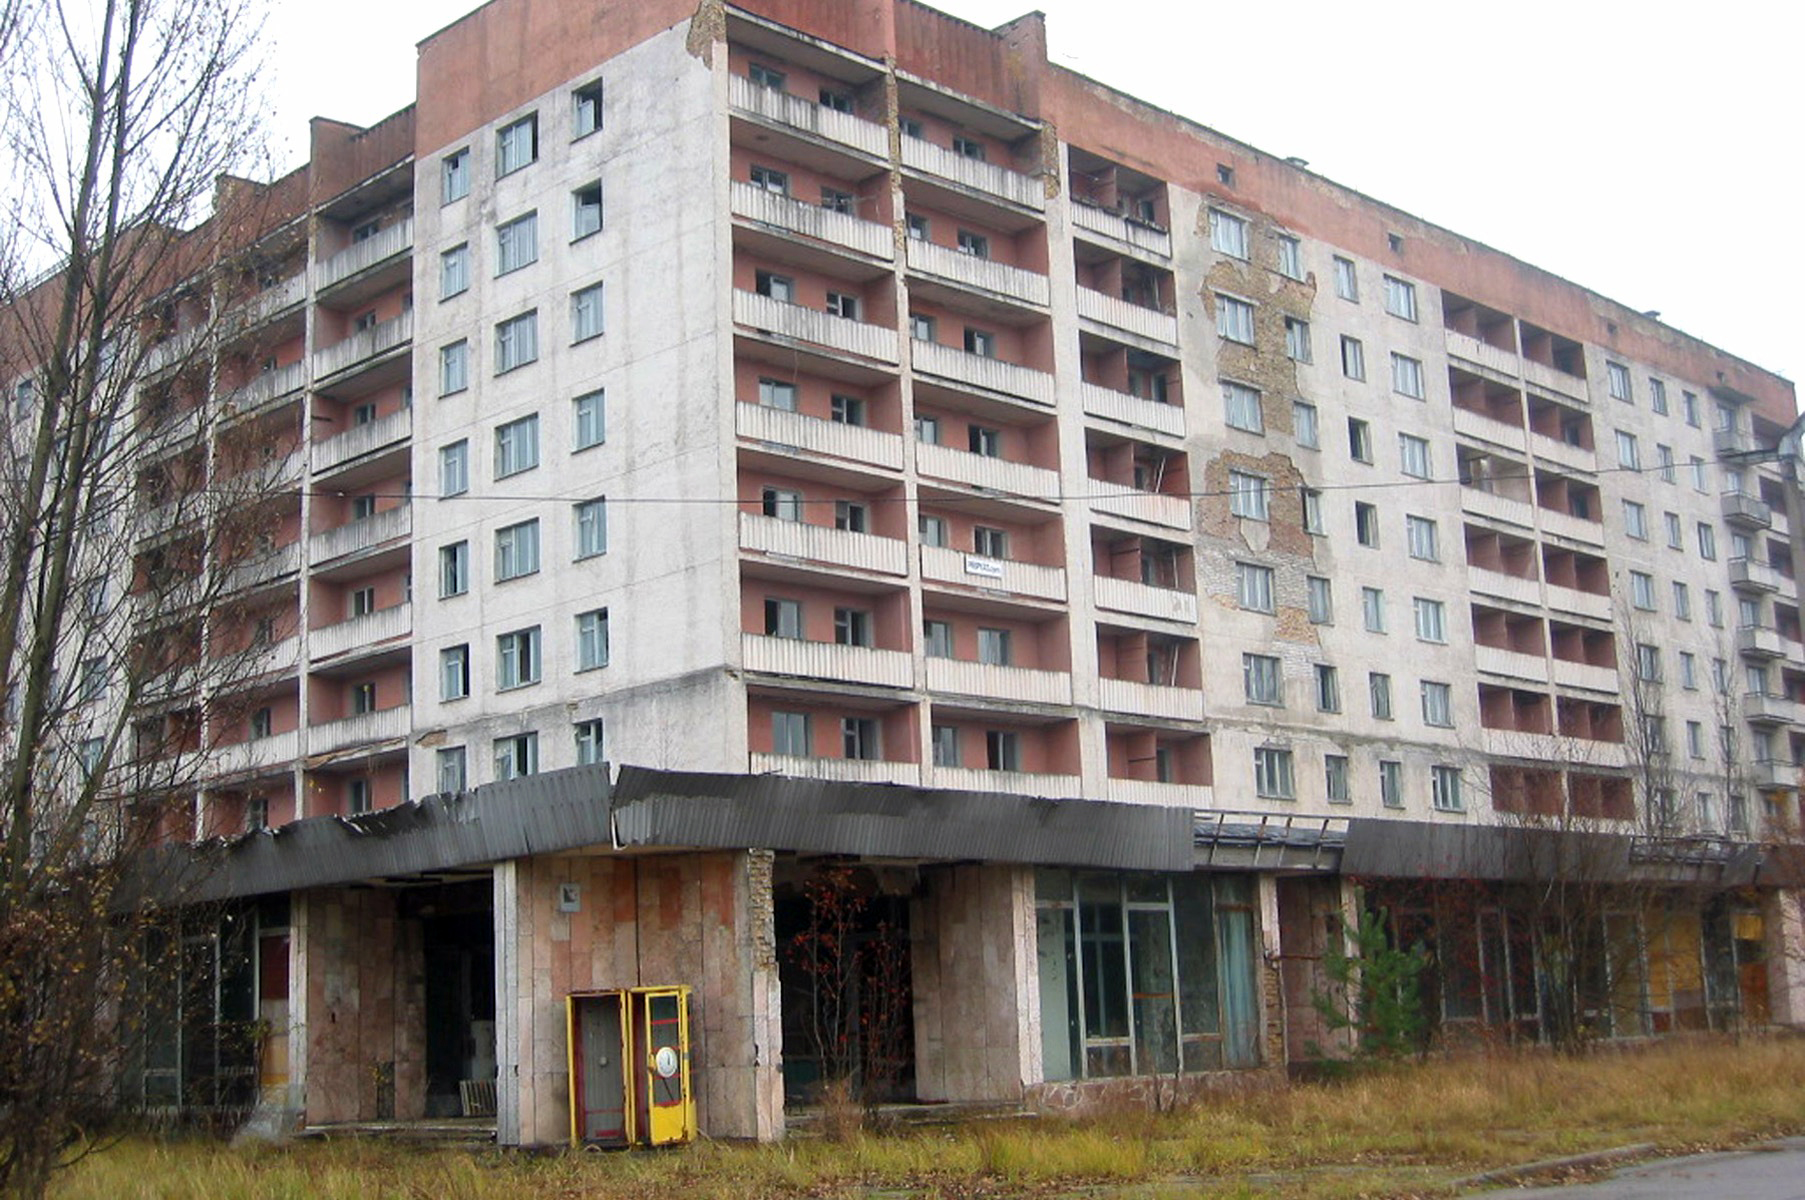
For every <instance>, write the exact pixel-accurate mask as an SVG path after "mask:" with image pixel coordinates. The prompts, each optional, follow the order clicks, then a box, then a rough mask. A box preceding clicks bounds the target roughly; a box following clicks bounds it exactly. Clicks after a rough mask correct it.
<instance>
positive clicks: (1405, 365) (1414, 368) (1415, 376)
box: [1391, 353, 1428, 400]
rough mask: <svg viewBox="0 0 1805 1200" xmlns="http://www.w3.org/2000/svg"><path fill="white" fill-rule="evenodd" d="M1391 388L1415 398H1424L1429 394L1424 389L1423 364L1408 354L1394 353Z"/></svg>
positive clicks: (1402, 394)
mask: <svg viewBox="0 0 1805 1200" xmlns="http://www.w3.org/2000/svg"><path fill="white" fill-rule="evenodd" d="M1391 390H1392V391H1394V392H1397V393H1398V394H1399V395H1401V396H1409V397H1410V398H1411V399H1413V400H1421V399H1423V398H1424V396H1426V395H1427V394H1428V393H1427V392H1425V391H1424V390H1423V364H1422V363H1421V362H1419V361H1417V360H1416V359H1414V358H1410V357H1409V356H1407V355H1403V354H1397V353H1393V354H1392V356H1391Z"/></svg>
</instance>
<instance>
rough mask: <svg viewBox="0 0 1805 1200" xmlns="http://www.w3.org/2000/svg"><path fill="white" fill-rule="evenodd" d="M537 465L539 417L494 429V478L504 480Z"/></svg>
mask: <svg viewBox="0 0 1805 1200" xmlns="http://www.w3.org/2000/svg"><path fill="white" fill-rule="evenodd" d="M538 465H539V415H538V414H537V413H534V414H532V415H531V416H525V417H522V418H520V419H519V420H518V421H509V422H508V423H507V424H505V425H497V426H496V427H495V478H497V479H506V478H507V477H508V476H510V475H518V474H520V473H521V472H523V471H530V470H532V469H533V468H534V467H536V466H538Z"/></svg>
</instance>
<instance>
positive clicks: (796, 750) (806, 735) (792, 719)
mask: <svg viewBox="0 0 1805 1200" xmlns="http://www.w3.org/2000/svg"><path fill="white" fill-rule="evenodd" d="M771 752H772V753H773V754H782V755H786V756H788V757H790V758H811V757H813V756H814V753H815V740H814V736H813V733H812V731H811V730H810V729H809V715H808V714H807V713H802V712H773V713H772V714H771Z"/></svg>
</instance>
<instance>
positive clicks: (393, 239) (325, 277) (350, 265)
mask: <svg viewBox="0 0 1805 1200" xmlns="http://www.w3.org/2000/svg"><path fill="white" fill-rule="evenodd" d="M413 248H414V219H413V218H412V217H409V218H407V219H406V220H404V221H398V222H396V223H395V224H393V225H391V226H389V227H388V228H387V229H384V230H381V231H379V232H377V233H376V234H375V235H374V236H371V237H367V238H365V239H364V240H363V241H361V242H353V243H351V245H349V246H347V247H345V248H344V249H343V250H340V251H339V252H338V253H337V254H334V255H333V256H332V257H331V258H328V259H326V260H324V261H323V262H321V263H320V264H319V265H318V266H316V267H314V269H313V288H314V291H316V292H323V291H325V290H326V289H327V288H330V287H333V286H335V285H337V284H340V283H343V282H344V281H345V280H347V279H350V278H351V277H352V276H354V275H360V274H362V273H363V272H365V271H367V270H369V269H370V268H371V267H374V266H376V265H378V264H380V263H384V262H387V261H388V260H390V259H392V258H395V257H397V256H399V255H403V254H406V253H408V252H409V251H411V250H412V249H413Z"/></svg>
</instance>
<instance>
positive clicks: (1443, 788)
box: [1429, 765, 1465, 812]
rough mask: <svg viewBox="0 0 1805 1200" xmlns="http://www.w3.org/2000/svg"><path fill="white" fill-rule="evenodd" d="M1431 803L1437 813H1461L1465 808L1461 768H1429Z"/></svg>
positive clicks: (1437, 766) (1438, 766)
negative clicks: (1462, 797) (1462, 795)
mask: <svg viewBox="0 0 1805 1200" xmlns="http://www.w3.org/2000/svg"><path fill="white" fill-rule="evenodd" d="M1429 803H1430V804H1432V805H1434V807H1435V809H1436V811H1437V812H1460V811H1461V809H1462V808H1464V807H1465V805H1464V802H1463V801H1462V800H1461V798H1460V768H1459V767H1445V766H1441V765H1436V766H1433V767H1430V768H1429Z"/></svg>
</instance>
